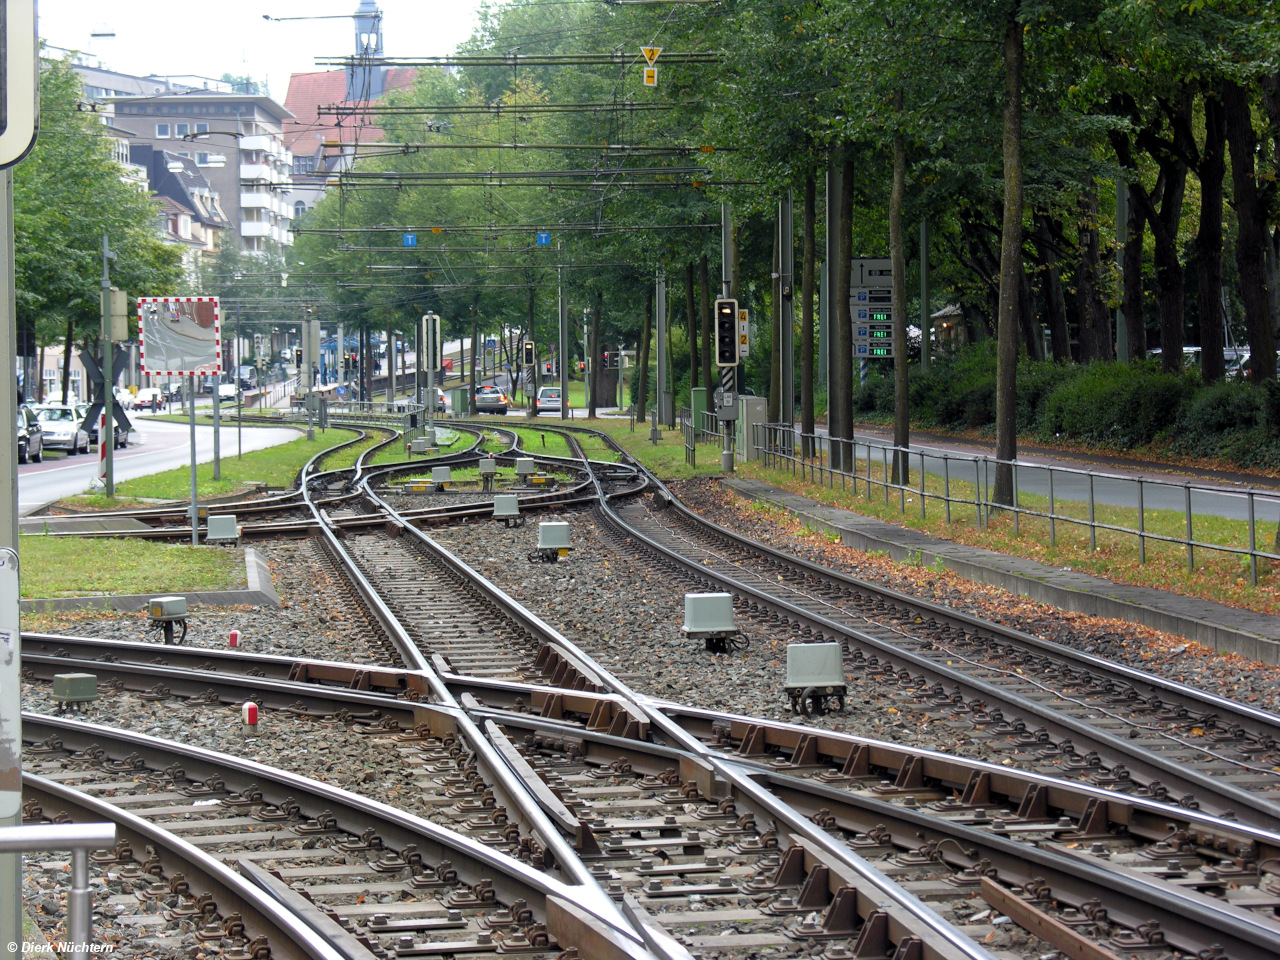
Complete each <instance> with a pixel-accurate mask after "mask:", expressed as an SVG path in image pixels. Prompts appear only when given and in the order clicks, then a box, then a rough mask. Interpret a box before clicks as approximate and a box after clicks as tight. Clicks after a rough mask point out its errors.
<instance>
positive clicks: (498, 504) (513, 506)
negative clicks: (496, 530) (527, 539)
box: [482, 461, 524, 529]
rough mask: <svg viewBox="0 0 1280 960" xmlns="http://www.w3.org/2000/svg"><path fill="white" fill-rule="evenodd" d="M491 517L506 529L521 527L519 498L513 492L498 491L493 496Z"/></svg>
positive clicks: (522, 523)
mask: <svg viewBox="0 0 1280 960" xmlns="http://www.w3.org/2000/svg"><path fill="white" fill-rule="evenodd" d="M482 462H483V461H482ZM493 519H495V520H501V521H502V525H503V526H505V527H506V528H507V529H511V528H512V527H523V526H524V517H522V516H520V498H519V497H517V496H516V495H515V494H514V493H500V494H498V495H497V496H495V497H494V498H493Z"/></svg>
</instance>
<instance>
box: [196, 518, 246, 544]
mask: <svg viewBox="0 0 1280 960" xmlns="http://www.w3.org/2000/svg"><path fill="white" fill-rule="evenodd" d="M204 539H205V542H206V543H208V542H215V543H216V542H223V543H235V542H237V541H238V540H239V539H240V527H239V526H238V525H237V524H236V516H235V514H234V513H225V514H219V515H218V516H216V517H210V518H209V520H208V523H207V527H206V529H205V534H204Z"/></svg>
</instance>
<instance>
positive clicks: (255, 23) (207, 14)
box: [39, 0, 482, 102]
mask: <svg viewBox="0 0 1280 960" xmlns="http://www.w3.org/2000/svg"><path fill="white" fill-rule="evenodd" d="M481 3H482V0H378V6H379V7H380V8H381V9H382V14H383V16H382V38H383V48H384V51H385V53H386V55H387V56H389V57H424V56H440V55H442V54H447V53H452V52H453V49H454V48H455V47H456V46H457V45H458V44H459V43H460V42H461V41H463V40H465V39H467V38H468V37H469V36H470V35H471V32H472V30H473V29H474V27H475V25H476V11H477V10H478V9H479V8H480V6H481ZM357 5H358V0H219V2H215V3H206V4H197V5H191V4H151V3H140V2H137V0H105V2H104V0H40V2H39V12H40V37H41V39H42V40H44V41H45V42H46V43H48V44H50V45H51V46H55V47H63V48H67V49H72V50H79V51H82V52H84V53H86V54H88V55H89V56H90V58H91V60H93V61H95V62H96V61H101V63H102V66H103V67H105V68H107V69H109V70H115V71H117V72H119V73H128V74H134V75H139V76H148V75H151V74H156V75H159V76H174V77H176V76H185V75H198V76H203V77H209V78H212V79H215V80H216V79H218V78H219V77H221V76H222V75H223V74H224V73H231V74H234V75H236V76H243V75H245V74H248V75H250V76H251V77H253V79H255V80H261V79H264V78H265V79H266V81H267V83H268V86H269V89H270V92H271V96H272V97H273V98H274V99H276V100H277V101H280V102H283V101H284V97H285V92H286V91H287V90H288V87H289V74H291V73H309V72H313V71H316V70H328V69H337V68H336V67H324V66H317V65H316V63H315V58H316V57H330V56H346V55H349V54H351V53H353V52H354V50H355V24H354V22H353V20H352V19H351V18H350V16H349V15H350V14H351V13H354V12H355V9H356V7H357ZM264 14H265V15H268V16H271V17H279V18H284V17H318V16H331V17H340V19H329V20H292V21H286V22H283V23H276V22H272V21H268V20H264V19H263V15H264ZM92 33H114V34H115V36H114V37H105V38H104V37H92V36H91V34H92Z"/></svg>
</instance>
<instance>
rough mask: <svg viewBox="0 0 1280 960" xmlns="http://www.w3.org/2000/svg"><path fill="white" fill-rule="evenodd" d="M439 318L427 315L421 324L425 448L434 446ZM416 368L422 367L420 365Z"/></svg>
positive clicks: (430, 314) (431, 314)
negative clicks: (424, 331)
mask: <svg viewBox="0 0 1280 960" xmlns="http://www.w3.org/2000/svg"><path fill="white" fill-rule="evenodd" d="M438 319H439V318H438V317H437V316H436V315H435V314H434V313H428V314H426V315H425V316H423V318H422V324H423V326H425V327H426V328H427V335H426V337H424V338H423V339H425V340H426V342H427V356H426V358H425V359H426V368H427V406H426V410H427V446H429V447H434V446H435V445H436V321H437V320H438ZM418 366H422V364H421V363H419V364H418Z"/></svg>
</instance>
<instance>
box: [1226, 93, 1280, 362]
mask: <svg viewBox="0 0 1280 960" xmlns="http://www.w3.org/2000/svg"><path fill="white" fill-rule="evenodd" d="M1222 102H1223V108H1224V112H1225V114H1226V122H1227V141H1228V142H1229V143H1230V144H1231V179H1232V185H1233V187H1234V190H1233V194H1234V198H1235V208H1236V219H1237V221H1238V224H1239V226H1238V228H1237V231H1238V232H1237V234H1236V267H1237V269H1238V270H1239V272H1240V299H1241V300H1242V301H1244V319H1245V325H1246V326H1247V327H1248V329H1249V376H1250V377H1251V378H1252V380H1253V381H1254V382H1255V383H1259V382H1261V381H1263V380H1272V379H1274V378H1275V376H1276V347H1275V335H1274V333H1273V331H1272V329H1271V304H1270V301H1269V299H1268V297H1267V281H1266V259H1265V258H1266V253H1265V250H1264V249H1263V247H1264V244H1266V243H1268V242H1269V241H1268V238H1267V232H1266V209H1265V206H1264V204H1263V203H1262V201H1261V198H1260V197H1259V196H1258V183H1257V180H1256V179H1255V178H1254V153H1255V152H1256V151H1257V147H1258V137H1257V134H1255V133H1254V130H1253V120H1252V116H1251V115H1250V110H1249V98H1248V95H1247V94H1246V93H1245V91H1244V89H1243V88H1242V87H1240V85H1239V84H1237V83H1235V82H1234V81H1231V80H1228V81H1226V82H1225V83H1224V84H1223V87H1222Z"/></svg>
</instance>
